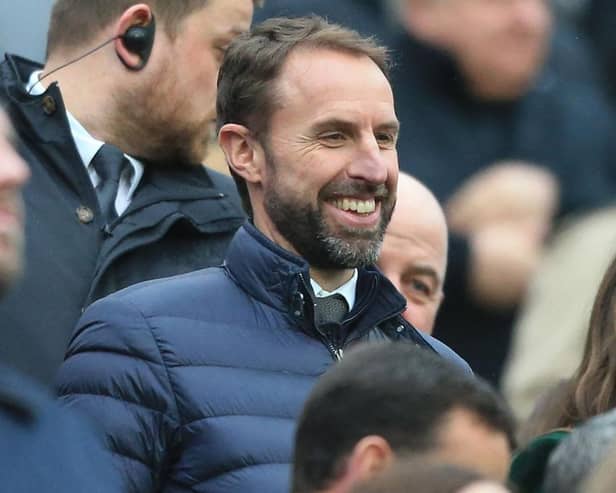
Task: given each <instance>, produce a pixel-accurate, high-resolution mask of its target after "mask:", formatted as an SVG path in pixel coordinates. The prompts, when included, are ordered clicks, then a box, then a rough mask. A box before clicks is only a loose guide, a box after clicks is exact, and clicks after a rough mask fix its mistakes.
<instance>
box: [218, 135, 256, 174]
mask: <svg viewBox="0 0 616 493" xmlns="http://www.w3.org/2000/svg"><path fill="white" fill-rule="evenodd" d="M218 144H219V145H220V148H221V149H222V150H223V152H224V153H225V157H226V158H227V164H228V165H229V167H230V168H231V169H232V170H233V171H234V172H235V173H237V174H238V175H239V176H241V177H242V178H243V179H244V180H245V181H246V182H248V183H260V182H261V179H262V175H261V164H262V163H261V161H262V159H261V155H262V153H261V147H260V145H259V144H258V142H257V141H256V139H255V138H254V137H253V136H252V134H251V133H250V130H249V129H248V128H246V127H245V126H243V125H238V124H236V123H227V124H226V125H223V126H222V128H221V129H220V131H219V132H218Z"/></svg>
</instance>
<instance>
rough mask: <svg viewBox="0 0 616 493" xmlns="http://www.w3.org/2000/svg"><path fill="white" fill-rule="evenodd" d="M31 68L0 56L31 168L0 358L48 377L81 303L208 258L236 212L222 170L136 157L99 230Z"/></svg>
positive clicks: (72, 154) (70, 147) (61, 124)
mask: <svg viewBox="0 0 616 493" xmlns="http://www.w3.org/2000/svg"><path fill="white" fill-rule="evenodd" d="M38 68H40V67H39V66H38V65H35V64H34V63H32V62H29V61H27V60H24V59H22V58H18V57H14V56H7V57H6V60H5V62H4V63H2V64H1V65H0V101H1V102H2V104H3V105H4V106H5V107H6V109H7V112H8V114H9V115H10V119H11V121H12V122H13V125H14V126H15V129H16V131H17V135H18V149H19V152H20V153H21V155H22V156H23V157H24V158H25V160H26V161H27V162H28V164H29V165H30V169H31V172H32V178H31V180H30V182H29V183H28V185H27V187H26V189H25V192H24V195H25V203H26V242H27V245H26V262H27V265H26V271H25V276H24V279H23V280H22V282H20V283H19V284H18V285H17V286H16V288H15V289H14V290H13V291H12V292H11V293H10V294H9V295H8V296H7V297H6V298H5V299H4V300H3V302H2V304H0V320H2V323H3V334H2V337H1V338H0V359H2V360H4V361H6V362H8V363H10V364H12V365H15V366H17V367H18V368H20V369H22V370H23V371H25V372H27V373H29V374H31V375H33V376H35V377H37V378H39V379H41V380H42V381H44V382H49V381H50V380H51V379H52V378H53V375H54V373H55V371H56V369H57V367H58V366H59V365H60V363H61V361H62V357H63V355H64V352H65V350H66V344H67V342H68V339H69V337H70V334H71V333H72V331H73V329H74V327H75V324H76V322H77V319H78V318H79V316H80V315H81V313H82V310H83V309H84V308H85V307H86V306H88V305H89V304H90V303H91V302H92V301H94V300H96V299H98V298H100V297H102V296H104V295H106V294H109V293H112V292H114V291H116V290H118V289H121V288H123V287H126V286H129V285H131V284H134V283H137V282H140V281H144V280H149V279H154V278H158V277H164V276H170V275H174V274H179V273H184V272H188V271H191V270H195V269H200V268H203V267H209V266H213V265H218V264H219V263H220V262H221V261H222V259H223V256H224V252H225V249H226V246H227V244H228V242H229V241H230V239H231V237H232V235H233V233H234V232H235V230H236V229H237V227H238V226H239V225H241V223H242V222H243V217H244V215H243V212H242V209H241V206H240V203H239V198H238V197H237V192H236V190H235V186H234V184H233V182H232V180H231V179H230V178H227V177H223V176H222V175H220V174H218V173H215V172H213V171H210V170H205V169H204V168H203V167H202V166H182V165H180V164H174V165H170V166H169V167H166V168H165V169H164V170H162V169H161V168H159V167H154V166H148V165H147V164H146V166H145V173H144V176H143V178H142V181H141V183H140V184H139V187H138V188H137V190H136V192H135V195H134V196H133V200H132V203H131V204H130V206H129V208H128V209H127V211H126V212H125V213H124V214H123V215H122V216H121V217H120V218H119V219H118V220H117V221H115V222H114V223H112V224H111V225H110V228H109V229H108V230H107V231H103V228H104V224H103V222H102V221H101V215H100V213H99V208H98V201H97V198H96V195H95V191H94V189H93V187H92V185H91V182H90V179H89V177H88V174H87V170H86V168H85V166H84V164H83V162H82V160H81V158H80V156H79V155H78V153H77V149H76V147H75V145H74V142H73V139H72V137H71V134H70V130H69V127H68V121H67V117H66V113H65V109H64V105H63V101H62V97H61V95H60V90H59V88H58V86H57V85H55V84H52V85H51V86H50V87H49V89H48V90H47V91H46V92H45V93H44V94H43V95H40V96H29V95H27V94H26V93H25V90H24V82H25V81H27V80H28V78H29V76H30V73H31V72H32V71H33V70H36V69H38Z"/></svg>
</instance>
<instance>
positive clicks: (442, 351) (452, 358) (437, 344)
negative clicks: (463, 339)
mask: <svg viewBox="0 0 616 493" xmlns="http://www.w3.org/2000/svg"><path fill="white" fill-rule="evenodd" d="M421 336H422V337H423V339H424V340H425V341H426V342H427V343H428V344H429V345H430V346H431V347H432V349H434V350H435V351H436V352H437V353H438V354H439V355H440V356H442V357H443V358H445V359H446V360H448V361H449V362H451V363H453V364H454V365H456V366H457V367H458V368H460V369H461V370H462V371H464V372H465V373H468V374H469V375H473V370H472V369H471V367H470V366H469V364H468V363H467V362H466V361H465V360H464V359H463V358H462V357H461V356H460V355H459V354H458V353H456V352H455V351H454V350H453V349H451V348H450V347H449V346H448V345H447V344H445V343H443V342H441V341H439V340H438V339H437V338H436V337H432V336H431V335H428V334H424V333H421Z"/></svg>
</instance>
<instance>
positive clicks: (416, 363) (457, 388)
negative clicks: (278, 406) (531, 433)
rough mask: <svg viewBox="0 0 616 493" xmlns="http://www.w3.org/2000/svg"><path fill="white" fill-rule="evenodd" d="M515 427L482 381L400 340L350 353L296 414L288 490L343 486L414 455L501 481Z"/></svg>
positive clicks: (343, 488)
mask: <svg viewBox="0 0 616 493" xmlns="http://www.w3.org/2000/svg"><path fill="white" fill-rule="evenodd" d="M512 448H513V424H512V418H511V416H510V413H509V411H508V409H507V408H506V406H505V404H504V402H503V401H502V400H501V398H500V397H499V396H498V395H497V394H496V393H495V392H494V391H493V390H492V389H491V388H490V387H489V385H487V384H486V383H484V382H483V381H481V380H480V379H475V378H473V377H469V376H468V375H466V374H464V373H461V372H460V370H459V369H457V368H455V367H453V366H452V365H451V364H450V363H449V362H447V361H446V360H444V359H442V358H440V357H438V356H437V355H436V354H434V353H431V352H429V351H427V350H424V349H421V348H418V347H416V346H414V345H411V344H405V343H385V344H374V345H369V346H367V347H364V348H361V349H358V350H357V351H355V352H351V353H350V354H349V355H347V356H346V357H345V359H344V360H343V361H342V362H341V363H340V364H339V365H338V366H336V367H335V368H333V369H332V370H331V371H330V372H329V373H327V374H326V375H325V376H324V377H323V378H322V379H321V380H319V382H318V383H317V384H316V386H315V387H314V389H313V391H312V393H311V395H310V397H309V399H308V401H307V403H306V405H305V407H304V411H303V413H302V415H301V418H300V420H299V424H298V429H297V434H296V442H295V457H294V471H293V488H292V491H293V492H294V493H311V492H328V493H334V492H335V493H341V492H347V491H349V489H350V488H351V487H352V486H353V485H354V484H356V483H357V482H359V481H362V480H366V479H368V478H369V477H371V476H374V475H376V473H378V472H379V471H381V470H383V469H385V468H386V467H387V466H388V465H389V463H390V462H391V461H392V460H393V458H394V457H395V456H402V455H415V456H421V457H423V458H427V459H434V460H439V461H443V462H448V463H452V464H457V465H460V466H462V467H467V468H471V469H474V470H477V471H479V472H480V473H482V474H484V475H486V476H487V477H492V478H495V479H497V480H503V479H504V477H505V475H506V473H507V469H508V466H509V459H510V453H511V450H512Z"/></svg>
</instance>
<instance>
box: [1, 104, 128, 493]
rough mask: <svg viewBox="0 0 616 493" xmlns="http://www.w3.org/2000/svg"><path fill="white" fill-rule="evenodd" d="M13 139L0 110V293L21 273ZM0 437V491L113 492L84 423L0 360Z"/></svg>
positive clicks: (111, 476) (105, 462)
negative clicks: (0, 484) (0, 487)
mask: <svg viewBox="0 0 616 493" xmlns="http://www.w3.org/2000/svg"><path fill="white" fill-rule="evenodd" d="M14 140H15V135H14V133H13V130H12V128H11V126H10V124H9V121H8V119H7V118H6V116H5V114H4V112H3V111H1V110H0V162H1V163H2V164H1V165H0V297H2V296H4V294H5V293H6V291H7V289H8V288H9V286H10V285H11V284H12V283H13V282H14V281H15V280H16V279H17V278H18V277H19V275H20V274H21V269H22V260H23V258H22V257H23V239H24V231H23V208H22V205H23V204H22V200H21V190H22V187H23V186H24V183H25V182H26V180H27V179H28V175H29V173H28V168H27V165H26V163H25V162H24V161H23V159H22V158H21V157H20V156H19V155H18V154H17V152H16V151H15V149H14V147H13V143H12V142H13V141H14ZM1 330H2V331H3V330H4V325H2V327H1ZM2 335H3V336H4V334H2ZM0 436H2V440H0V476H1V477H2V489H4V490H5V491H11V492H15V493H29V492H32V491H47V492H50V493H55V492H58V493H59V492H63V491H88V492H92V493H106V492H108V493H117V492H118V491H119V484H118V483H117V481H116V478H117V475H116V474H115V472H114V471H113V470H112V469H111V467H109V458H108V457H106V452H104V451H103V450H102V449H101V447H100V446H97V443H96V439H95V435H94V433H93V432H92V430H91V429H90V428H89V427H88V426H86V423H85V422H83V421H81V420H80V419H78V418H77V417H76V416H73V415H72V414H71V413H69V412H68V411H66V410H62V409H60V407H59V406H58V405H57V404H56V403H55V402H54V401H52V400H51V398H50V397H49V396H48V395H47V394H46V393H45V392H44V391H42V390H41V389H39V388H38V387H37V386H35V385H34V384H33V383H31V382H30V381H28V380H27V379H26V378H23V377H22V376H21V375H18V374H17V373H14V372H13V371H12V370H10V369H8V368H6V367H5V366H4V365H0Z"/></svg>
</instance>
